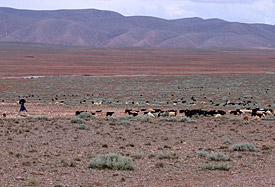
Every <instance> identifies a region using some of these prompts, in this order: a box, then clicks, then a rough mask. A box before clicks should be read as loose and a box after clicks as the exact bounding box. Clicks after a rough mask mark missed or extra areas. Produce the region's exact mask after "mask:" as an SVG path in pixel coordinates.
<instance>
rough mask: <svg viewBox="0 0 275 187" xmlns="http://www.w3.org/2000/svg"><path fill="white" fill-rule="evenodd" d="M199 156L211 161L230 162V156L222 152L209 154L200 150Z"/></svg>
mask: <svg viewBox="0 0 275 187" xmlns="http://www.w3.org/2000/svg"><path fill="white" fill-rule="evenodd" d="M197 154H198V155H199V156H200V157H205V158H206V159H208V160H210V161H228V160H229V156H228V155H226V154H224V153H221V152H218V153H215V152H213V151H211V152H210V153H208V152H206V151H203V150H200V151H198V152H197Z"/></svg>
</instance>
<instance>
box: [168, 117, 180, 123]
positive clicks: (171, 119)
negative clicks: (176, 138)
mask: <svg viewBox="0 0 275 187" xmlns="http://www.w3.org/2000/svg"><path fill="white" fill-rule="evenodd" d="M166 121H167V122H177V121H178V119H177V118H176V117H172V118H166Z"/></svg>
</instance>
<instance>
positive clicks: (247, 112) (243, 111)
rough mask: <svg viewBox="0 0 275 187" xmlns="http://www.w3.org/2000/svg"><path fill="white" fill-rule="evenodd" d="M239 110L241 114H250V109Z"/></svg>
mask: <svg viewBox="0 0 275 187" xmlns="http://www.w3.org/2000/svg"><path fill="white" fill-rule="evenodd" d="M240 112H241V113H243V114H252V110H246V109H241V110H240Z"/></svg>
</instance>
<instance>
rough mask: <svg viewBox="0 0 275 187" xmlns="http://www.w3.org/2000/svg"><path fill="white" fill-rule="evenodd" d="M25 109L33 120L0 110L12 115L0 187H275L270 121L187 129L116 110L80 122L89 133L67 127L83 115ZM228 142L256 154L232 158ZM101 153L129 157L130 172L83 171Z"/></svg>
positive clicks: (206, 123)
mask: <svg viewBox="0 0 275 187" xmlns="http://www.w3.org/2000/svg"><path fill="white" fill-rule="evenodd" d="M27 108H28V109H29V112H28V113H27V114H28V115H29V116H33V117H27V118H26V117H22V116H21V115H17V116H12V114H14V113H17V112H16V111H17V109H18V106H16V104H14V105H11V104H9V105H6V106H4V105H1V109H2V110H6V111H8V110H9V111H10V113H8V114H7V118H1V119H0V141H1V152H0V176H1V177H0V186H32V185H37V186H64V187H65V186H273V185H275V177H274V145H275V144H274V141H275V138H274V121H264V120H261V121H255V120H252V119H250V118H249V122H248V123H244V122H243V121H242V118H241V117H238V118H239V119H240V120H232V118H234V117H233V116H227V117H223V118H219V119H215V118H213V117H203V118H192V120H194V121H193V122H192V123H186V122H179V121H177V122H172V121H169V120H164V121H160V120H159V119H151V120H149V121H147V122H145V121H144V120H142V118H137V117H135V118H134V117H133V118H129V117H127V116H125V114H124V113H123V109H124V108H119V109H118V110H117V111H118V114H117V116H115V117H114V118H107V117H105V115H104V114H96V115H97V117H96V118H95V119H86V127H87V129H84V130H81V129H79V128H78V126H79V124H74V123H71V121H70V120H71V118H73V117H74V111H75V110H76V109H79V110H81V109H84V108H83V107H82V108H81V107H80V106H79V107H70V106H55V105H54V106H50V105H49V106H48V108H45V106H38V105H31V104H29V105H27ZM42 108H43V109H44V110H42ZM88 109H89V108H88ZM113 109H114V108H113ZM91 110H96V108H91ZM103 110H104V111H103V112H105V111H108V110H110V108H106V109H104V108H103ZM38 116H44V117H38ZM179 118H180V117H179V116H178V119H179ZM111 119H112V120H111ZM125 121H126V122H125ZM230 141H231V142H232V144H237V143H244V142H248V143H251V144H253V145H255V146H256V147H257V148H260V149H261V151H259V152H249V151H247V152H246V151H240V152H238V151H230V150H229V147H230V146H231V145H232V144H229V143H230ZM228 142H229V143H228ZM199 150H204V151H206V152H208V153H211V151H214V152H216V153H217V152H223V153H224V154H226V155H228V156H229V158H230V159H229V160H228V161H210V160H208V159H207V158H205V157H201V156H199V155H198V153H197V152H198V151H199ZM107 153H117V154H121V155H124V156H128V157H130V158H131V159H132V160H133V162H134V164H135V166H136V169H135V170H134V171H127V170H126V171H117V170H108V169H91V168H89V167H88V165H89V161H90V159H91V158H92V157H95V156H96V155H98V154H107ZM204 164H208V165H219V164H226V165H227V166H231V169H230V170H229V171H225V170H207V169H201V168H199V166H202V165H204Z"/></svg>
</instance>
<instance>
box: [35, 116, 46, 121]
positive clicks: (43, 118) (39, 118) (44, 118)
mask: <svg viewBox="0 0 275 187" xmlns="http://www.w3.org/2000/svg"><path fill="white" fill-rule="evenodd" d="M34 119H37V120H49V118H48V117H47V116H35V117H34Z"/></svg>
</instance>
